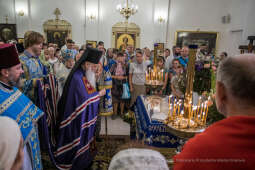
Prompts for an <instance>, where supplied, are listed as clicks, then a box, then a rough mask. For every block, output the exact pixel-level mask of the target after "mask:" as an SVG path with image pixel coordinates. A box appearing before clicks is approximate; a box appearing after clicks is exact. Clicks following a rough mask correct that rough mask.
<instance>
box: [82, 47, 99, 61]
mask: <svg viewBox="0 0 255 170" xmlns="http://www.w3.org/2000/svg"><path fill="white" fill-rule="evenodd" d="M101 56H102V51H99V50H98V49H96V48H87V49H86V50H85V52H84V53H83V55H82V56H81V60H83V61H88V62H91V63H94V64H98V63H99V61H100V58H101Z"/></svg>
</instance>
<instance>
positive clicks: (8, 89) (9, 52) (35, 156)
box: [0, 44, 43, 170]
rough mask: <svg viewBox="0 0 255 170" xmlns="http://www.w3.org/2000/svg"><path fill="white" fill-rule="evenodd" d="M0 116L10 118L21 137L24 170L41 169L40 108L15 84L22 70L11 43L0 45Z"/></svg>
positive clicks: (17, 82) (15, 50) (41, 113)
mask: <svg viewBox="0 0 255 170" xmlns="http://www.w3.org/2000/svg"><path fill="white" fill-rule="evenodd" d="M0 60H1V62H0V96H1V97H0V116H7V117H10V118H12V119H14V120H15V121H16V122H17V123H18V125H19V127H20V130H21V133H22V136H23V140H24V163H23V169H24V170H40V169H42V164H41V154H40V144H39V140H38V132H37V131H38V130H37V121H38V119H39V118H40V117H41V116H42V115H43V112H42V111H41V110H40V109H39V108H37V107H36V106H35V105H34V104H33V103H32V101H31V100H30V99H29V98H28V97H26V96H25V95H24V94H22V93H21V92H20V91H19V90H18V89H17V88H16V87H15V86H18V84H19V80H20V76H21V74H23V70H22V66H21V63H20V60H19V56H18V52H17V49H16V47H15V45H11V44H3V45H0Z"/></svg>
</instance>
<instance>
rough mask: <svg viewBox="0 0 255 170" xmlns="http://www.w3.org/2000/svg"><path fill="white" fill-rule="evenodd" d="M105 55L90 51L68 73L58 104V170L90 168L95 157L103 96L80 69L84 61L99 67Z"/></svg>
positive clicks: (55, 155) (56, 151)
mask: <svg viewBox="0 0 255 170" xmlns="http://www.w3.org/2000/svg"><path fill="white" fill-rule="evenodd" d="M101 55H102V53H101V52H100V51H98V50H97V49H92V48H88V49H86V51H85V52H84V53H83V55H82V57H81V58H80V60H79V61H78V62H77V63H76V64H75V66H74V68H73V69H72V71H71V73H70V74H69V76H68V78H67V80H66V83H65V86H64V90H63V95H62V96H61V98H60V101H59V102H58V114H59V115H58V121H59V122H58V132H57V138H56V141H57V142H56V147H55V148H56V149H54V158H55V164H56V165H57V167H58V168H59V169H72V170H79V169H85V168H87V167H88V166H89V165H90V163H91V161H92V159H93V156H92V154H91V143H92V141H93V140H94V129H95V123H96V120H97V114H98V105H99V100H100V96H99V93H98V92H97V91H96V89H95V88H93V87H92V86H91V85H90V83H89V82H88V80H87V79H86V76H85V71H84V70H83V69H82V68H81V66H82V64H83V63H84V62H90V63H94V64H97V63H98V62H99V59H100V57H101Z"/></svg>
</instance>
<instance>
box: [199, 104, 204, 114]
mask: <svg viewBox="0 0 255 170" xmlns="http://www.w3.org/2000/svg"><path fill="white" fill-rule="evenodd" d="M203 109H204V103H202V106H201V108H200V115H202V113H203Z"/></svg>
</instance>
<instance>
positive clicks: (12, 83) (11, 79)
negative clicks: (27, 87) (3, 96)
mask: <svg viewBox="0 0 255 170" xmlns="http://www.w3.org/2000/svg"><path fill="white" fill-rule="evenodd" d="M8 84H9V85H10V86H12V87H13V86H15V87H18V88H19V86H20V78H18V79H16V80H15V78H14V77H13V76H10V77H9V81H8Z"/></svg>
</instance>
